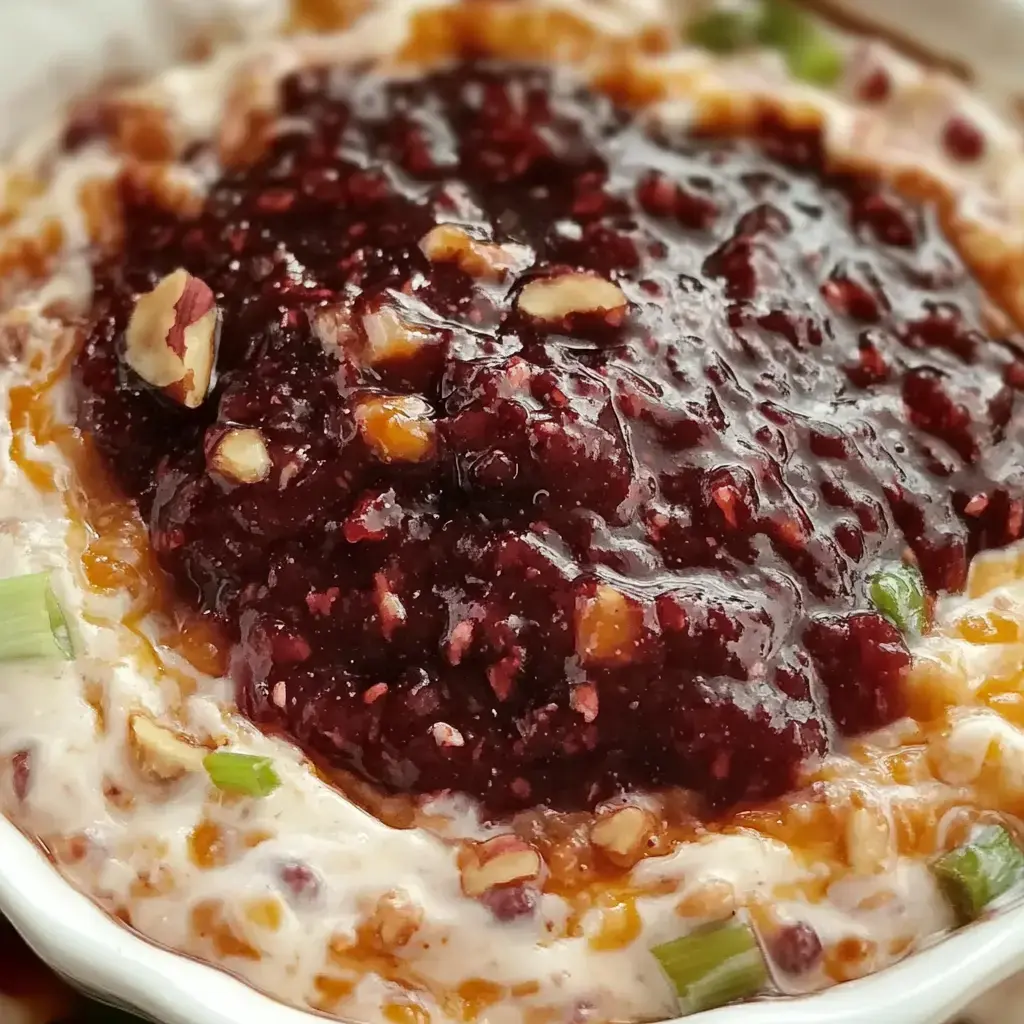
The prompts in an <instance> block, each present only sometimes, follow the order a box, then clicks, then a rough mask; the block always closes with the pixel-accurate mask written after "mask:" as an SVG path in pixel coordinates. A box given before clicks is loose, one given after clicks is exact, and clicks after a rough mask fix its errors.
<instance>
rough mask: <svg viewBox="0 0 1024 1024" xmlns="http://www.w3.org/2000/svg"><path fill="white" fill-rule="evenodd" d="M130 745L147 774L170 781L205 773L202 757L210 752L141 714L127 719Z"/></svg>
mask: <svg viewBox="0 0 1024 1024" xmlns="http://www.w3.org/2000/svg"><path fill="white" fill-rule="evenodd" d="M128 743H129V747H130V748H131V751H132V753H133V754H134V755H135V759H136V760H137V761H138V763H139V766H140V767H141V768H142V769H143V770H144V771H145V772H146V773H147V774H149V775H152V776H155V777H156V778H158V779H165V780H168V781H169V780H172V779H177V778H179V777H180V776H182V775H184V774H185V773H186V772H195V771H202V770H203V758H204V757H205V756H206V755H207V753H209V751H207V750H206V748H205V747H200V746H197V745H196V744H194V743H191V742H189V740H187V739H186V738H185V737H184V736H182V735H181V734H180V733H177V732H175V731H174V730H173V729H168V728H167V727H166V726H164V725H158V724H157V723H156V722H154V721H153V720H152V719H151V718H147V717H146V716H145V715H142V714H133V715H131V716H130V717H129V719H128Z"/></svg>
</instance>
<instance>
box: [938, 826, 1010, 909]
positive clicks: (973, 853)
mask: <svg viewBox="0 0 1024 1024" xmlns="http://www.w3.org/2000/svg"><path fill="white" fill-rule="evenodd" d="M932 871H933V873H934V874H935V877H936V878H937V879H938V882H939V885H940V886H941V888H942V890H943V892H944V893H945V894H946V898H947V899H948V900H949V902H950V903H951V904H952V905H953V909H954V910H955V911H956V913H957V916H958V917H959V918H960V921H961V922H962V923H966V922H968V921H973V920H974V919H975V918H977V917H978V916H980V914H981V912H982V911H983V910H984V909H985V907H987V906H988V905H989V904H990V903H991V902H992V901H993V900H994V899H995V898H996V897H997V896H1002V894H1003V893H1004V892H1006V891H1007V890H1008V889H1011V888H1012V887H1013V886H1014V885H1016V884H1017V883H1018V882H1020V881H1021V879H1022V878H1024V853H1022V852H1021V849H1020V847H1019V846H1018V845H1017V844H1016V843H1015V842H1014V840H1013V837H1012V836H1011V835H1010V833H1009V832H1007V831H1006V829H1005V828H1002V827H1001V826H999V825H990V826H989V827H988V828H986V829H983V830H982V831H981V832H979V833H978V834H977V835H976V836H975V837H974V838H973V839H971V840H969V841H968V842H966V843H964V844H963V846H959V847H957V848H956V849H955V850H951V851H950V852H949V853H947V854H944V855H943V856H941V857H940V858H939V859H938V860H937V861H936V862H935V863H934V864H933V865H932Z"/></svg>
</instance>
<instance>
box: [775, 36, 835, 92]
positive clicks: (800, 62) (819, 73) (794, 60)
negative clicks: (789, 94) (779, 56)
mask: <svg viewBox="0 0 1024 1024" xmlns="http://www.w3.org/2000/svg"><path fill="white" fill-rule="evenodd" d="M786 64H787V66H788V67H789V70H790V71H791V72H792V73H793V77H794V78H799V79H802V80H803V81H805V82H810V83H811V85H823V86H824V85H832V84H834V83H835V82H836V80H837V79H838V78H839V76H840V75H841V74H842V71H843V58H842V56H841V54H840V53H839V51H838V50H837V49H836V48H835V47H834V46H833V45H832V43H831V42H829V40H828V39H826V38H825V37H824V36H823V35H818V34H815V36H814V37H813V38H809V39H807V40H806V41H805V42H804V43H803V44H802V45H800V46H797V47H794V48H793V49H791V50H787V51H786Z"/></svg>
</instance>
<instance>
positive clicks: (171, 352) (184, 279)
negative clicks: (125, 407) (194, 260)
mask: <svg viewBox="0 0 1024 1024" xmlns="http://www.w3.org/2000/svg"><path fill="white" fill-rule="evenodd" d="M217 319H218V310H217V306H216V303H215V302H214V298H213V292H212V291H211V290H210V288H209V287H208V286H207V284H206V283H205V282H204V281H201V280H200V279H199V278H198V277H194V276H193V275H192V274H190V273H189V272H188V271H187V270H175V271H174V273H172V274H168V275H167V277H165V278H163V280H161V281H160V283H159V284H157V286H156V287H155V288H154V289H153V290H152V291H151V292H147V293H146V294H145V295H140V296H139V297H138V299H137V300H136V302H135V309H134V310H133V311H132V315H131V318H130V320H129V321H128V329H127V330H126V331H125V336H124V337H125V353H124V357H125V361H126V362H127V363H128V365H129V366H130V367H131V368H132V369H133V370H134V371H135V372H136V373H137V374H138V375H139V376H140V377H141V378H142V379H143V380H144V381H145V382H146V383H147V384H151V385H152V386H153V387H156V388H161V389H162V390H163V391H164V393H165V394H166V395H167V396H168V397H169V398H171V399H173V400H174V401H176V402H178V403H180V404H181V405H184V406H186V407H187V408H189V409H195V408H198V407H199V406H200V405H202V403H203V399H205V398H206V394H207V392H208V391H209V389H210V380H211V378H212V375H213V363H214V358H215V355H216V336H217Z"/></svg>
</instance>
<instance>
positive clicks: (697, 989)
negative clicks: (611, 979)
mask: <svg viewBox="0 0 1024 1024" xmlns="http://www.w3.org/2000/svg"><path fill="white" fill-rule="evenodd" d="M651 952H652V953H653V954H654V956H655V957H656V958H657V960H658V963H660V964H661V968H662V970H663V971H664V972H665V974H666V975H667V976H668V979H669V981H671V982H672V984H673V985H674V986H675V990H676V992H677V993H678V994H679V1002H680V1008H681V1010H682V1012H683V1013H699V1012H700V1011H701V1010H713V1009H714V1008H715V1007H716V1006H724V1005H725V1004H726V1003H731V1002H734V1001H736V1000H737V999H749V998H751V997H752V996H755V995H757V993H758V992H760V991H761V990H762V989H763V988H764V987H765V985H766V984H767V982H768V968H767V967H766V966H765V962H764V956H763V955H762V953H761V947H760V946H759V945H758V943H757V937H756V936H755V935H754V931H753V929H752V928H751V927H750V925H748V924H745V923H744V922H743V921H739V920H737V919H736V918H733V919H732V920H730V921H726V922H724V923H716V924H711V925H706V926H705V927H703V928H698V929H696V930H695V931H692V932H690V934H689V935H684V936H683V937H682V938H680V939H673V940H672V941H671V942H665V943H662V945H660V946H655V947H654V948H653V949H652V950H651Z"/></svg>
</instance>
